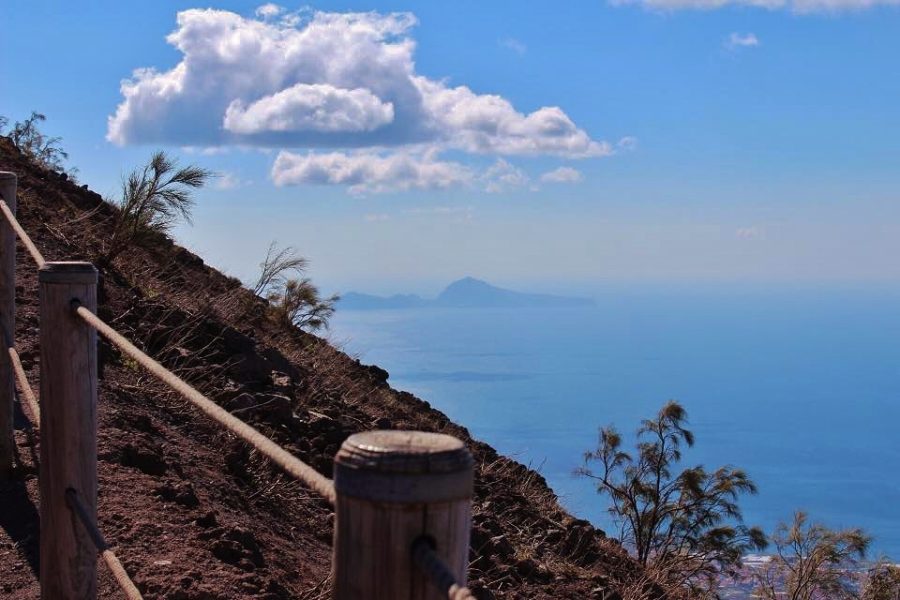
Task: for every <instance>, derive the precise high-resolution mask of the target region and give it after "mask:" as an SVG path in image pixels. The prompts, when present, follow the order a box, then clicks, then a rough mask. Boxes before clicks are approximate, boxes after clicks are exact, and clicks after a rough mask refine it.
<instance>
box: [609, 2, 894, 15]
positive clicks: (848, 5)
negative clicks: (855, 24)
mask: <svg viewBox="0 0 900 600" xmlns="http://www.w3.org/2000/svg"><path fill="white" fill-rule="evenodd" d="M610 4H612V5H624V4H637V5H639V6H643V7H644V8H647V9H649V10H658V11H673V10H685V9H693V10H714V9H718V8H724V7H729V6H751V7H756V8H764V9H769V10H789V11H791V12H794V13H801V14H803V13H822V12H843V11H854V10H865V9H868V8H872V7H875V6H898V5H900V0H610Z"/></svg>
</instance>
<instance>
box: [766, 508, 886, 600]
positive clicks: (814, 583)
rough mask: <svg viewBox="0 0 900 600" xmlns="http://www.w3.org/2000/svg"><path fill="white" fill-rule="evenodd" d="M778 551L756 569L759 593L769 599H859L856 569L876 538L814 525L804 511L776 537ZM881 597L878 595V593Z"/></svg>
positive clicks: (782, 527) (859, 530)
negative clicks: (854, 572) (854, 576)
mask: <svg viewBox="0 0 900 600" xmlns="http://www.w3.org/2000/svg"><path fill="white" fill-rule="evenodd" d="M772 541H773V542H774V545H775V550H776V554H775V556H773V557H772V559H771V560H770V561H769V563H768V565H767V566H766V567H764V568H762V569H760V570H758V571H757V572H756V573H755V575H754V576H755V578H756V589H755V590H754V593H755V594H756V595H757V596H758V597H760V598H764V599H765V600H843V599H851V598H852V599H856V598H859V594H858V592H857V585H856V583H855V582H854V581H853V578H852V577H851V573H852V571H854V570H856V569H857V568H858V566H859V561H860V560H862V559H863V558H865V555H866V551H867V550H868V548H869V544H870V543H871V541H872V538H871V537H869V536H868V535H866V533H865V532H863V530H862V529H859V528H854V529H842V530H832V529H829V528H828V527H825V526H824V525H822V524H821V523H810V522H809V517H808V516H807V514H806V513H804V512H803V511H797V512H796V513H794V519H793V521H792V522H791V524H790V525H788V524H787V523H781V524H779V525H778V527H777V528H776V529H775V533H774V535H773V536H772ZM875 597H876V598H877V596H875Z"/></svg>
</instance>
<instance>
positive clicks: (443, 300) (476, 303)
mask: <svg viewBox="0 0 900 600" xmlns="http://www.w3.org/2000/svg"><path fill="white" fill-rule="evenodd" d="M575 306H594V301H593V300H591V299H589V298H570V297H566V296H552V295H549V294H525V293H521V292H514V291H512V290H506V289H503V288H499V287H497V286H494V285H491V284H489V283H487V282H486V281H481V280H480V279H475V278H474V277H464V278H463V279H460V280H458V281H454V282H453V283H451V284H450V285H448V286H447V287H446V288H444V291H442V292H441V293H440V294H439V295H438V297H437V298H433V299H428V298H422V297H421V296H417V295H415V294H396V295H394V296H387V297H386V296H373V295H371V294H360V293H356V292H348V293H346V294H343V295H342V296H341V300H340V303H339V307H340V308H341V309H343V310H378V309H397V308H426V307H435V308H536V307H545V308H562V307H575Z"/></svg>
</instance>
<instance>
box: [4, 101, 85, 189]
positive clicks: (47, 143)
mask: <svg viewBox="0 0 900 600" xmlns="http://www.w3.org/2000/svg"><path fill="white" fill-rule="evenodd" d="M46 120H47V117H46V116H45V115H43V114H41V113H39V112H37V111H31V116H29V117H28V118H27V119H25V120H24V121H16V123H15V124H14V125H13V127H12V129H11V130H10V131H9V133H8V134H7V137H8V138H9V140H10V141H11V142H12V143H13V145H14V146H15V147H16V149H17V150H19V152H22V153H23V154H25V155H26V156H28V157H29V158H31V159H32V160H33V161H35V162H36V163H38V164H39V165H40V166H41V167H43V168H45V169H48V170H50V171H55V172H58V173H66V175H68V176H69V177H74V174H75V172H76V170H75V169H72V170H69V171H66V168H65V167H64V166H63V161H64V160H66V159H67V158H69V154H68V153H67V152H66V151H65V150H63V149H62V148H61V147H60V145H59V143H60V142H61V141H62V138H60V137H49V136H47V135H45V134H44V133H42V132H41V130H40V129H38V123H42V122H43V121H46ZM8 124H9V119H8V118H7V117H2V116H0V133H2V132H3V131H4V130H5V129H6V126H7V125H8Z"/></svg>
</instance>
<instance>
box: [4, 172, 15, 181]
mask: <svg viewBox="0 0 900 600" xmlns="http://www.w3.org/2000/svg"><path fill="white" fill-rule="evenodd" d="M8 179H13V180H15V179H16V174H15V173H10V172H9V171H0V181H6V180H8Z"/></svg>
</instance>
